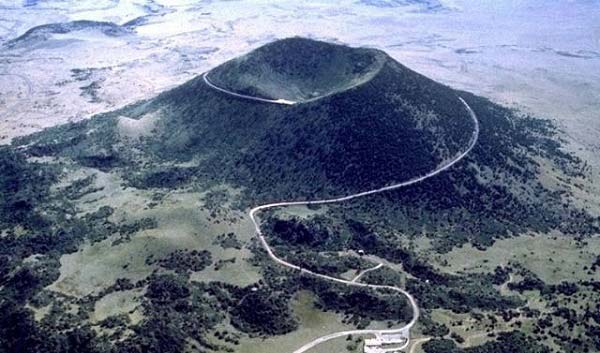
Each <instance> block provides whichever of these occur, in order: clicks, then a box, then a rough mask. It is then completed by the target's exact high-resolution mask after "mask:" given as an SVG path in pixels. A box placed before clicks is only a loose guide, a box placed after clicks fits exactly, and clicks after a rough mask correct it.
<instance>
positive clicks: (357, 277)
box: [352, 263, 383, 282]
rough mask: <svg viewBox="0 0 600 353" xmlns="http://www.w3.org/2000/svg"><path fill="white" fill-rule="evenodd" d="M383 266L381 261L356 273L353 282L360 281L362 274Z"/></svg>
mask: <svg viewBox="0 0 600 353" xmlns="http://www.w3.org/2000/svg"><path fill="white" fill-rule="evenodd" d="M381 266H383V264H382V263H379V264H378V265H377V266H373V267H371V268H368V269H366V270H364V271H362V272H361V273H359V274H358V275H356V277H354V278H352V282H356V281H358V280H359V279H360V278H361V277H362V276H364V275H366V274H367V273H369V272H371V271H375V270H377V269H378V268H380V267H381Z"/></svg>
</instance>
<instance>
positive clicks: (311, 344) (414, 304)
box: [203, 73, 479, 353]
mask: <svg viewBox="0 0 600 353" xmlns="http://www.w3.org/2000/svg"><path fill="white" fill-rule="evenodd" d="M203 77H204V81H205V82H206V84H207V85H209V86H210V87H212V88H214V89H216V90H218V91H221V92H223V93H227V94H230V95H232V96H235V97H238V98H243V99H249V100H253V101H257V102H265V103H274V104H285V105H289V104H296V102H289V101H285V100H283V101H285V103H284V102H283V101H282V100H270V99H264V98H258V97H252V96H247V95H243V94H238V93H235V92H231V91H228V90H226V89H223V88H220V87H218V86H215V85H214V84H212V83H211V82H210V81H209V80H208V78H207V73H205V74H204V75H203ZM458 99H459V100H460V101H461V102H462V103H463V105H464V106H465V108H466V110H467V112H468V113H469V116H470V117H471V119H473V124H474V129H473V134H472V135H471V140H470V141H469V145H468V146H467V148H466V149H465V150H464V151H463V152H462V153H460V154H458V155H457V156H456V157H454V159H452V160H450V161H448V162H446V163H445V164H442V165H440V166H438V167H437V168H436V169H435V170H433V171H431V172H429V173H427V174H425V175H422V176H419V177H415V178H412V179H409V180H407V181H403V182H400V183H395V184H392V185H388V186H383V187H381V188H378V189H373V190H368V191H363V192H360V193H356V194H352V195H347V196H341V197H335V198H330V199H322V200H310V201H282V202H274V203H269V204H265V205H260V206H257V207H254V208H252V209H251V210H250V212H249V216H250V219H251V220H252V223H253V224H254V229H255V231H256V234H257V236H258V238H259V240H260V242H261V244H262V246H263V248H264V249H265V251H267V253H268V254H269V257H271V259H272V260H273V261H275V262H277V263H278V264H280V265H282V266H285V267H287V268H290V269H292V270H296V271H299V272H300V273H302V274H305V275H309V276H313V277H317V278H321V279H324V280H328V281H332V282H336V283H341V284H345V285H349V286H356V287H366V288H371V289H374V290H387V291H394V292H397V293H400V294H402V295H404V296H405V297H406V298H407V299H408V302H409V303H410V305H411V307H412V311H413V316H412V319H411V320H410V322H409V323H407V324H406V325H404V326H402V327H399V328H396V329H386V330H349V331H340V332H335V333H332V334H329V335H325V336H322V337H319V338H317V339H315V340H313V341H311V342H309V343H307V344H305V345H304V346H302V347H300V348H298V349H297V350H295V351H294V352H293V353H303V352H306V351H307V350H309V349H311V348H313V347H315V346H317V345H319V344H321V343H323V342H326V341H329V340H332V339H335V338H338V337H344V336H347V335H365V334H374V335H382V334H404V335H405V337H406V339H407V342H406V344H405V347H406V346H408V343H409V341H410V329H411V328H412V327H413V326H414V325H415V323H416V322H417V320H418V318H419V313H420V312H419V306H418V305H417V302H416V300H415V298H414V297H413V296H412V295H411V294H410V293H408V292H407V291H405V290H404V289H402V288H399V287H394V286H386V285H376V284H365V283H360V282H355V281H354V280H352V281H348V280H345V279H341V278H337V277H332V276H328V275H324V274H321V273H317V272H313V271H311V270H308V269H305V268H302V267H300V266H298V265H295V264H292V263H290V262H287V261H286V260H284V259H281V258H279V257H278V256H277V255H275V253H274V252H273V249H271V247H270V246H269V243H268V242H267V240H266V239H265V237H264V235H263V233H262V231H261V229H260V225H259V222H258V220H257V219H256V215H257V213H259V212H260V211H263V210H266V209H269V208H277V207H286V206H302V205H322V204H330V203H337V202H343V201H348V200H352V199H356V198H359V197H364V196H368V195H373V194H378V193H381V192H385V191H390V190H395V189H399V188H402V187H405V186H409V185H412V184H416V183H419V182H421V181H424V180H426V179H428V178H431V177H433V176H436V175H438V174H440V173H442V172H443V171H445V170H447V169H449V168H450V167H452V166H453V165H455V164H456V163H458V162H460V161H461V160H462V159H463V158H464V157H465V156H466V155H467V154H469V152H471V150H472V149H473V147H474V146H475V144H476V143H477V139H478V138H479V121H478V120H477V116H476V115H475V112H473V110H472V109H471V107H470V106H469V104H467V102H465V100H464V99H462V98H461V97H458Z"/></svg>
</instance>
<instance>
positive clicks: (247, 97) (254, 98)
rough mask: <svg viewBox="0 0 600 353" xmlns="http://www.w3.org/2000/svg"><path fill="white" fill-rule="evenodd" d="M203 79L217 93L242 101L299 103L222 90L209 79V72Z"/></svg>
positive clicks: (203, 75)
mask: <svg viewBox="0 0 600 353" xmlns="http://www.w3.org/2000/svg"><path fill="white" fill-rule="evenodd" d="M202 78H203V79H204V82H205V83H206V84H207V85H208V86H210V87H211V88H214V89H216V90H217V91H219V92H223V93H225V94H228V95H230V96H234V97H238V98H242V99H248V100H251V101H255V102H261V103H271V104H282V105H294V104H297V103H298V102H295V101H290V100H287V99H267V98H260V97H254V96H248V95H246V94H241V93H236V92H233V91H230V90H227V89H225V88H221V87H219V86H217V85H215V84H214V83H212V82H211V81H210V80H209V79H208V71H207V72H205V73H204V74H202Z"/></svg>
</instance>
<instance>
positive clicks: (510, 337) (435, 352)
mask: <svg viewBox="0 0 600 353" xmlns="http://www.w3.org/2000/svg"><path fill="white" fill-rule="evenodd" d="M423 350H424V351H425V353H497V352H511V353H545V352H548V347H545V346H544V345H541V344H539V343H538V342H536V341H535V340H533V339H531V338H528V337H526V336H525V335H523V334H521V333H519V332H510V333H501V334H499V335H498V338H497V340H496V341H494V342H489V343H485V344H483V345H481V346H477V347H473V348H466V349H463V348H459V347H457V346H456V344H455V343H454V341H452V340H448V339H436V340H431V341H429V342H426V343H424V344H423Z"/></svg>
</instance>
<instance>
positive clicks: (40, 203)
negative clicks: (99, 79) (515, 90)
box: [0, 38, 598, 352]
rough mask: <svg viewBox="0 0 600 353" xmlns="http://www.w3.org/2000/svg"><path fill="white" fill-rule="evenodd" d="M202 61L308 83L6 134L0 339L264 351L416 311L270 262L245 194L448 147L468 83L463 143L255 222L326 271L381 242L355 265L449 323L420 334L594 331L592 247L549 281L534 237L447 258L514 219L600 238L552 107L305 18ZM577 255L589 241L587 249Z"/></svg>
mask: <svg viewBox="0 0 600 353" xmlns="http://www.w3.org/2000/svg"><path fill="white" fill-rule="evenodd" d="M207 77H209V78H210V80H211V82H213V83H214V84H215V85H219V86H220V87H223V88H224V89H226V90H231V91H234V92H237V93H239V94H245V95H254V96H258V97H263V98H265V99H274V100H277V99H286V100H290V101H296V102H298V103H297V104H293V105H277V104H267V103H263V102H256V101H252V100H248V99H243V98H236V97H234V96H231V95H228V94H225V93H223V92H221V91H219V90H215V89H213V88H212V87H210V86H208V85H207V84H206V82H205V81H204V79H203V77H201V76H199V77H197V78H195V79H193V80H191V81H189V82H187V83H185V84H183V85H181V86H179V87H176V88H174V89H172V90H170V91H167V92H164V93H162V94H160V95H159V96H157V97H155V98H153V99H150V100H148V101H143V102H139V103H136V104H134V105H132V106H128V107H125V108H123V109H120V110H117V111H113V112H108V113H105V114H101V115H98V116H95V117H92V118H91V119H89V120H87V121H84V122H80V123H76V124H68V125H64V126H59V127H55V128H51V129H48V130H45V131H43V132H41V133H38V134H35V135H32V136H28V137H26V138H23V139H20V140H18V141H15V143H14V144H13V146H7V147H2V148H1V149H0V156H1V158H0V163H1V167H2V169H1V170H2V172H1V173H0V175H1V176H2V181H1V183H0V188H1V190H0V191H1V193H0V194H1V195H2V199H0V203H1V204H0V206H1V207H0V221H1V223H0V225H1V227H2V229H1V233H0V234H2V239H1V241H0V300H1V301H0V316H1V317H2V318H5V319H4V320H2V322H0V347H2V349H3V350H4V351H6V352H28V351H31V352H44V351H51V352H60V351H65V352H67V351H77V352H109V351H110V352H131V351H144V352H181V351H243V352H252V351H263V352H264V351H268V350H267V348H266V347H268V346H273V344H275V343H276V345H275V346H276V347H277V348H278V349H279V351H281V350H284V351H290V352H291V351H293V350H294V349H296V348H298V347H299V346H301V345H303V344H305V343H306V341H299V340H298V337H309V336H310V337H312V338H316V337H317V336H320V335H322V334H325V333H328V332H323V328H322V326H323V325H325V326H326V327H327V329H331V332H333V331H336V330H339V329H340V325H342V326H343V328H344V329H352V328H356V327H359V328H365V327H369V328H376V327H382V326H387V325H388V324H391V325H393V324H395V323H398V324H399V325H398V326H401V325H400V324H402V323H407V322H409V321H410V319H411V317H412V309H411V307H410V305H409V303H407V301H406V299H405V298H404V297H402V296H398V295H397V293H385V292H381V293H380V292H375V291H372V290H369V289H368V288H350V287H349V286H345V285H341V284H336V283H331V282H328V281H323V280H320V279H318V278H314V277H310V276H304V275H301V274H298V273H295V272H294V271H291V270H289V269H286V268H283V267H281V266H278V265H277V264H275V263H274V262H272V260H271V259H270V258H269V257H268V256H267V254H266V252H265V251H264V249H262V248H261V247H260V244H259V243H258V241H257V239H256V238H255V237H254V236H253V235H254V234H253V231H254V228H253V225H252V222H251V221H250V220H249V219H248V218H247V217H246V212H247V211H248V210H249V209H250V208H251V207H254V206H256V205H260V204H265V203H269V202H273V201H284V200H292V201H293V200H310V199H322V198H328V197H337V196H343V195H348V194H352V193H357V192H361V191H365V190H369V189H373V188H379V187H383V186H386V185H391V184H394V183H399V182H403V181H406V180H410V179H411V178H415V177H418V176H420V175H425V174H427V173H429V172H431V171H432V170H435V169H437V168H439V167H440V166H443V165H444V164H445V163H447V162H448V161H451V160H453V158H455V157H456V156H457V155H459V154H460V153H461V152H463V151H464V149H465V148H466V146H468V145H469V142H470V141H471V138H472V135H473V129H474V123H473V120H472V119H471V117H470V116H469V112H468V111H467V109H465V106H464V105H463V104H462V103H461V101H460V100H459V97H462V98H463V99H464V100H465V102H466V103H467V104H468V105H469V106H470V107H471V108H472V109H473V111H474V113H475V114H476V116H477V118H478V120H479V127H480V133H479V139H478V140H477V144H476V145H475V146H474V147H473V149H472V150H471V152H470V153H469V154H468V155H467V156H466V157H465V158H464V159H463V160H461V161H460V163H458V164H456V165H453V166H452V168H450V169H449V170H447V171H445V172H444V173H441V174H439V175H436V176H434V177H431V178H429V179H427V180H425V181H423V182H421V183H418V184H415V185H411V186H410V187H407V188H405V189H399V190H396V191H391V192H388V193H385V194H378V195H373V196H369V197H368V198H363V199H357V200H353V201H351V202H348V203H345V204H339V205H333V204H332V205H328V206H326V207H320V208H315V207H295V208H293V209H292V208H286V209H277V210H269V211H267V212H264V213H263V214H261V215H260V217H261V220H262V227H261V229H262V231H263V233H264V236H265V238H266V239H267V240H268V241H269V243H270V244H271V245H272V248H273V250H274V251H275V252H276V253H277V255H278V256H279V257H281V258H282V259H284V260H286V261H289V262H291V263H293V264H297V265H299V266H302V267H303V268H307V269H310V270H311V271H314V272H318V273H324V274H327V275H330V276H336V277H342V278H344V276H350V277H348V278H349V279H351V277H352V276H351V274H352V273H354V272H355V271H359V270H362V269H367V268H372V267H374V266H375V265H377V263H378V262H384V263H385V264H386V266H383V267H381V268H378V269H377V270H374V271H370V272H368V273H366V274H365V275H364V276H362V277H361V279H360V281H361V282H364V283H374V284H389V285H393V286H400V287H403V288H406V289H408V291H409V292H410V293H411V294H412V295H413V296H414V297H415V298H416V300H417V301H418V303H419V306H420V307H421V309H422V310H421V317H420V319H419V321H418V322H417V325H416V326H415V328H416V330H417V334H423V335H426V336H432V337H436V336H439V337H442V336H447V337H452V340H451V341H450V342H448V341H449V340H448V339H445V340H436V339H434V340H431V341H430V342H428V343H427V344H424V348H426V347H425V345H427V349H428V352H434V351H435V349H439V347H448V346H450V345H454V346H453V348H452V349H454V350H456V351H460V350H462V349H466V350H468V351H469V350H472V349H475V350H474V351H477V352H479V351H482V352H483V351H489V350H490V349H491V350H492V351H494V350H496V351H497V350H498V349H499V348H498V347H497V346H494V344H496V345H505V346H510V347H517V348H515V349H518V350H515V352H531V351H548V349H567V348H568V349H570V350H572V351H582V352H583V351H585V350H586V349H588V350H590V349H591V348H592V347H594V346H593V345H594V344H597V342H595V341H594V339H595V337H597V335H596V334H595V333H594V332H597V330H598V323H597V320H596V321H594V320H595V319H594V317H593V312H594V311H593V310H594V307H595V306H594V305H597V302H598V293H597V291H595V290H594V288H596V287H594V286H597V285H598V282H597V279H595V278H596V277H594V271H595V269H596V267H597V266H594V267H593V268H594V270H591V266H592V263H593V261H592V260H590V261H589V262H590V264H589V267H588V270H586V271H587V272H586V271H582V273H581V274H579V273H578V275H577V276H575V275H572V276H570V277H566V276H565V277H563V278H562V279H561V280H562V281H564V283H560V285H559V284H558V283H556V284H554V283H546V282H544V280H543V279H542V278H541V277H540V274H539V273H536V272H535V270H536V268H533V267H531V266H530V265H531V264H530V263H529V262H528V261H527V258H514V257H508V258H505V259H504V258H503V259H501V260H500V261H496V260H495V259H494V258H490V259H489V262H490V263H494V264H495V263H496V262H497V263H498V266H497V267H491V268H487V267H481V268H482V270H481V271H471V272H469V271H462V269H459V270H452V271H451V270H449V269H448V268H447V266H449V265H448V264H446V265H444V263H443V261H444V260H447V261H448V262H449V261H450V260H451V258H450V257H448V258H446V257H445V256H446V255H447V254H452V253H453V252H454V251H458V250H459V249H464V248H465V247H468V246H470V247H473V248H474V249H478V250H477V251H480V252H483V251H487V250H488V249H493V248H494V246H496V245H495V244H496V243H499V242H504V241H511V239H513V238H514V239H520V237H521V236H522V235H524V234H539V237H542V238H544V239H547V241H548V242H550V243H552V242H554V241H559V240H558V237H560V238H561V239H570V240H569V241H572V242H573V243H577V244H580V245H581V244H587V243H591V244H595V243H593V242H594V241H595V239H596V238H597V237H596V234H597V233H598V219H597V218H595V217H594V216H593V215H591V214H590V213H589V212H588V210H587V209H586V208H585V207H583V206H579V204H578V203H575V202H573V200H574V190H575V189H574V188H575V187H574V185H584V184H585V183H586V182H587V181H586V177H587V175H588V174H589V170H588V168H587V167H586V165H585V163H584V162H583V161H581V160H579V159H578V158H577V157H575V156H573V155H571V154H568V153H566V152H564V150H563V149H562V146H561V140H560V139H559V137H558V136H559V135H558V134H557V131H556V130H555V128H554V127H553V126H552V124H551V123H549V122H548V121H545V120H540V119H536V118H532V117H528V116H524V115H522V114H519V113H518V112H515V111H511V110H509V109H506V108H503V107H501V106H499V105H496V104H494V103H492V102H490V101H488V100H486V99H484V98H481V97H477V96H474V95H472V94H469V93H467V92H458V91H456V90H453V89H451V88H449V87H446V86H444V85H441V84H439V83H436V82H434V81H432V80H430V79H428V78H426V77H424V76H422V75H420V74H418V73H415V72H414V71H412V70H410V69H408V68H406V67H404V66H402V65H401V64H400V63H398V62H396V61H395V60H393V59H392V58H390V57H389V56H387V55H386V54H385V53H383V52H381V51H379V50H375V49H357V48H349V47H345V46H339V45H332V44H328V43H323V42H317V41H313V40H308V39H302V38H291V39H285V40H280V41H276V42H274V43H271V44H269V45H266V46H264V47H261V48H259V49H257V50H255V51H253V52H251V53H248V54H247V55H245V56H244V57H243V58H242V59H234V60H233V61H231V62H228V63H225V64H223V65H222V66H219V67H217V68H215V69H213V70H211V71H210V72H209V73H208V75H207ZM550 176H552V178H551V180H552V181H553V182H549V181H548V180H549V179H550V178H549V177H550ZM577 192H578V195H581V194H582V193H584V192H585V189H584V188H583V187H582V188H579V189H578V191H577ZM549 234H552V235H551V236H550V235H549ZM420 244H421V245H420ZM422 244H428V246H427V247H425V246H422ZM582 246H583V245H582ZM581 249H582V248H578V250H577V251H583V250H581ZM490 251H491V250H490ZM540 251H542V252H543V251H544V249H540ZM363 252H364V253H365V255H364V256H362V257H360V256H356V254H357V253H363ZM582 254H583V253H581V254H580V255H581V258H585V259H588V258H590V259H594V256H597V248H595V247H590V248H589V249H587V250H586V253H585V254H583V255H582ZM538 255H539V254H538ZM545 255H546V256H545V258H546V259H550V258H551V257H552V256H551V253H547V254H545ZM448 256H449V255H448ZM542 256H544V254H542ZM438 260H439V261H438ZM494 261H495V262H494ZM586 261H587V260H586ZM596 262H597V261H596ZM548 264H549V263H548ZM561 266H564V264H563V265H561ZM582 266H583V265H582ZM510 272H513V273H514V276H513V275H510ZM509 278H516V282H515V283H512V282H511V283H508V284H507V283H505V282H507V281H509ZM503 284H504V285H503ZM507 288H508V289H507ZM500 289H502V292H501V290H500ZM507 290H508V291H509V293H508V294H510V295H506V294H507V293H505V292H506V291H507ZM307 295H308V298H309V305H306V302H305V301H303V299H301V298H306V297H307ZM532 295H535V296H536V298H535V300H534V301H529V302H528V301H527V300H526V299H531V296H532ZM573 296H575V297H576V298H577V299H576V300H575V299H572V298H573ZM565 297H567V298H566V299H565ZM575 302H576V303H577V308H583V309H577V310H576V311H575V309H573V308H571V306H572V305H575V304H573V303H575ZM299 303H304V304H303V305H300V304H299ZM530 303H535V305H536V306H535V307H534V308H532V307H529V305H530ZM569 303H570V304H569ZM553 308H560V309H561V310H554V309H553ZM585 308H587V309H585ZM333 312H335V313H337V314H335V315H334V314H333ZM315 315H321V316H319V317H326V318H327V320H325V319H323V320H325V324H323V322H319V323H317V325H318V328H316V329H315V327H312V329H313V331H310V330H311V327H310V325H311V324H310V321H307V320H305V318H307V317H314V316H315ZM448 317H450V318H452V320H449V319H448ZM337 319H340V320H341V321H342V322H341V323H340V322H336V320H337ZM517 321H518V322H519V323H520V324H517V323H516V322H517ZM564 321H568V322H569V323H570V324H572V325H573V326H574V327H575V326H577V332H580V333H581V334H579V336H578V337H577V340H574V339H571V338H572V337H569V334H568V333H564V332H563V331H559V330H561V329H562V324H561V323H563V322H564ZM457 322H461V323H462V324H461V325H458V324H456V325H454V326H453V324H455V323H457ZM499 322H502V323H503V324H504V326H502V327H496V326H497V325H500V324H499ZM313 325H314V323H313ZM493 325H496V326H493ZM511 325H512V326H511ZM455 326H456V327H455ZM491 326H493V329H494V330H495V332H502V335H499V337H498V339H497V341H493V340H492V342H488V343H486V344H484V345H482V346H481V347H472V348H468V347H463V346H461V344H462V343H461V342H462V341H461V338H460V337H461V335H465V332H467V331H468V332H473V331H477V330H479V329H481V330H485V329H489V327H491ZM315 330H316V331H315ZM461 330H463V331H461ZM449 331H451V333H452V334H453V335H451V336H448V333H449ZM297 332H300V333H299V334H298V335H296V333H297ZM310 332H312V333H310ZM315 332H316V333H315ZM484 332H485V331H484ZM311 335H312V336H311ZM257 336H259V337H263V338H267V339H266V341H264V342H266V343H261V342H263V341H262V340H261V339H257V338H256V337H257ZM564 336H566V338H567V339H560V338H562V337H564ZM490 339H491V338H490ZM470 341H471V340H468V342H470ZM538 342H540V343H538ZM261 344H263V345H261ZM457 344H458V345H457ZM348 345H349V346H354V347H355V348H356V347H358V346H359V344H358V343H357V342H356V341H355V340H352V341H351V342H350V343H348ZM486 345H487V346H486ZM490 345H491V346H490ZM436 347H437V348H436ZM511 349H512V348H511ZM0 351H1V350H0Z"/></svg>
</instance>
